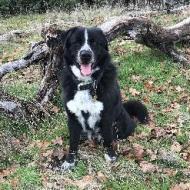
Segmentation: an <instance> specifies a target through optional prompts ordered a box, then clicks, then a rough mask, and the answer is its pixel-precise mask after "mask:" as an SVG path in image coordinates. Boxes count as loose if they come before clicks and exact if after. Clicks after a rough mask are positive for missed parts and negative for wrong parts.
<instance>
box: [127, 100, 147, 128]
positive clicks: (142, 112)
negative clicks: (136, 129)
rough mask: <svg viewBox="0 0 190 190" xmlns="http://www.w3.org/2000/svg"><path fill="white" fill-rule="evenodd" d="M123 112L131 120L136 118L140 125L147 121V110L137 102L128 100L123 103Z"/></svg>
mask: <svg viewBox="0 0 190 190" xmlns="http://www.w3.org/2000/svg"><path fill="white" fill-rule="evenodd" d="M123 106H124V108H125V110H126V111H127V112H128V114H129V115H130V117H131V118H137V119H138V121H139V122H140V123H143V124H146V123H148V120H149V115H148V110H147V108H146V106H145V105H144V104H142V103H141V102H140V101H138V100H130V101H127V102H125V103H123Z"/></svg>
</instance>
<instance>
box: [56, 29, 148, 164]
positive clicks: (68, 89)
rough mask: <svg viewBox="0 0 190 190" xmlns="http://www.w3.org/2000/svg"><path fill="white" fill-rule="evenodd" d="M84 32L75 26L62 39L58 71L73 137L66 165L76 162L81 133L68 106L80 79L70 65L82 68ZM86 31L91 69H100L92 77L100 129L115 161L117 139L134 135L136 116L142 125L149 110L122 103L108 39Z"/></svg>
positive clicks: (129, 103) (130, 102) (108, 151)
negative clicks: (79, 60)
mask: <svg viewBox="0 0 190 190" xmlns="http://www.w3.org/2000/svg"><path fill="white" fill-rule="evenodd" d="M84 30H85V28H83V27H75V28H71V29H70V30H68V31H66V32H65V33H64V34H62V35H61V36H60V42H61V43H62V44H63V50H64V51H63V52H62V53H63V54H62V55H60V60H59V62H60V63H61V64H60V65H61V69H59V71H58V72H59V78H60V82H61V86H62V89H63V94H64V103H65V108H66V112H67V116H68V127H69V134H70V148H69V154H68V156H67V158H66V161H67V163H74V161H75V156H76V154H77V151H78V145H79V140H80V135H81V132H82V127H81V124H80V122H79V121H78V119H77V117H76V115H75V114H74V113H72V112H71V111H70V110H69V109H68V107H67V103H68V102H69V101H70V100H72V99H73V98H74V96H75V94H76V92H77V91H78V84H79V83H80V80H79V79H78V78H77V77H76V76H75V75H74V73H73V72H72V70H71V66H72V65H75V66H76V67H77V68H78V69H80V64H79V63H77V61H76V56H77V52H78V51H79V49H80V48H81V46H82V45H83V44H84ZM86 30H87V31H88V44H89V46H90V47H91V50H92V51H93V53H94V62H93V65H92V69H95V68H97V67H98V68H99V70H97V71H95V72H94V73H93V74H91V78H92V81H96V82H97V84H96V87H97V88H96V89H94V88H92V90H90V94H91V96H96V100H97V101H99V102H102V104H103V110H102V111H101V119H100V122H98V126H99V127H100V133H101V135H102V137H103V144H104V146H105V148H106V151H107V154H108V156H109V157H110V158H111V159H112V158H113V157H116V153H115V151H114V150H113V147H112V142H113V141H114V140H115V139H117V138H119V139H124V138H127V137H128V136H129V135H131V134H132V133H133V132H134V129H135V127H136V123H135V121H134V120H133V117H136V118H137V119H138V120H139V121H140V122H141V123H146V122H147V118H148V112H147V109H146V107H145V106H144V105H143V104H142V103H140V102H139V101H129V102H126V103H124V104H123V103H122V99H121V93H120V88H119V85H118V82H117V74H116V68H115V66H114V65H113V64H112V62H111V58H110V54H109V51H108V42H107V40H106V37H105V35H104V34H103V32H102V31H101V30H100V29H98V28H88V29H86ZM90 87H92V86H90ZM90 87H89V89H90ZM87 114H88V113H87Z"/></svg>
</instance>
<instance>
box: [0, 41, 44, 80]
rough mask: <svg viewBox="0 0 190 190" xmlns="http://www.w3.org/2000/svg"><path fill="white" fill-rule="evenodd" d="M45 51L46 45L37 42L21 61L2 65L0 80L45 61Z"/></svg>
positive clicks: (0, 67)
mask: <svg viewBox="0 0 190 190" xmlns="http://www.w3.org/2000/svg"><path fill="white" fill-rule="evenodd" d="M47 51H48V47H47V45H46V43H44V42H39V43H37V44H35V46H34V47H32V49H31V51H30V52H29V53H28V54H27V55H26V56H25V57H23V58H22V59H20V60H16V61H11V62H8V63H5V64H2V65H1V66H0V80H1V78H2V77H3V76H4V75H6V74H7V73H10V72H13V71H17V70H20V69H24V68H26V67H29V66H30V65H33V64H37V63H39V61H41V60H45V59H47V57H48V56H47Z"/></svg>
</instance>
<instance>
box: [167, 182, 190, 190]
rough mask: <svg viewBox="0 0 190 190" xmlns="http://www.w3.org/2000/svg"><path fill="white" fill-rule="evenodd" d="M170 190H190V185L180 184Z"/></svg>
mask: <svg viewBox="0 0 190 190" xmlns="http://www.w3.org/2000/svg"><path fill="white" fill-rule="evenodd" d="M170 190H190V183H180V184H177V185H175V186H173V187H172V188H171V189H170Z"/></svg>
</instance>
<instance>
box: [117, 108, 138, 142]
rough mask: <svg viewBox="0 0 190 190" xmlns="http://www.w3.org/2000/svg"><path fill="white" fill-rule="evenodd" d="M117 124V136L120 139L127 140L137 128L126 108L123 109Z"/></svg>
mask: <svg viewBox="0 0 190 190" xmlns="http://www.w3.org/2000/svg"><path fill="white" fill-rule="evenodd" d="M116 123H117V124H116V128H117V136H118V138H119V139H125V138H127V137H128V136H130V135H131V134H132V133H133V132H134V130H135V128H136V123H135V122H134V120H133V119H131V117H130V116H129V114H128V113H127V112H126V111H125V109H124V108H122V111H121V114H120V115H119V117H118V119H117V122H116Z"/></svg>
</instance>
